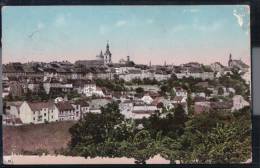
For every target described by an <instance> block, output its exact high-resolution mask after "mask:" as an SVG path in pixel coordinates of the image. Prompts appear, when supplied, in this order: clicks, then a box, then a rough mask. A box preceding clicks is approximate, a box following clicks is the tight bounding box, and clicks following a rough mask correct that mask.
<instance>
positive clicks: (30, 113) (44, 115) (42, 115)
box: [19, 101, 58, 124]
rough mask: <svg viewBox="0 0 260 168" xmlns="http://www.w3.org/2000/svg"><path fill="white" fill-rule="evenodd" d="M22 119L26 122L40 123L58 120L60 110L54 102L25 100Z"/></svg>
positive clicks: (21, 110) (21, 111)
mask: <svg viewBox="0 0 260 168" xmlns="http://www.w3.org/2000/svg"><path fill="white" fill-rule="evenodd" d="M19 117H20V119H21V121H22V122H23V123H24V124H30V123H33V124H40V123H45V122H54V121H58V111H57V109H56V107H55V105H54V103H53V102H26V101H25V102H23V104H22V105H21V107H20V115H19Z"/></svg>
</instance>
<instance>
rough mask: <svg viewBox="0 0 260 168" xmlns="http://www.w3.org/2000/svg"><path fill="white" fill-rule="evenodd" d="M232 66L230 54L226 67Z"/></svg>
mask: <svg viewBox="0 0 260 168" xmlns="http://www.w3.org/2000/svg"><path fill="white" fill-rule="evenodd" d="M231 64H232V55H231V53H230V54H229V60H228V66H229V67H230V66H231Z"/></svg>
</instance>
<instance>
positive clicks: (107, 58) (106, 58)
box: [75, 42, 112, 67]
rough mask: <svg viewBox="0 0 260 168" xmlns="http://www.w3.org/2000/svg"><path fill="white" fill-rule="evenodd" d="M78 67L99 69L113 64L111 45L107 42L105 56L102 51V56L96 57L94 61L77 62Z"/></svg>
mask: <svg viewBox="0 0 260 168" xmlns="http://www.w3.org/2000/svg"><path fill="white" fill-rule="evenodd" d="M75 64H76V65H83V66H85V67H99V66H105V65H109V64H112V53H111V52H110V50H109V44H108V42H107V45H106V51H105V53H104V54H103V52H102V50H101V51H100V54H98V55H97V56H96V59H94V60H79V61H76V62H75Z"/></svg>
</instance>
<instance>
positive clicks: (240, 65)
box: [228, 54, 249, 73]
mask: <svg viewBox="0 0 260 168" xmlns="http://www.w3.org/2000/svg"><path fill="white" fill-rule="evenodd" d="M228 66H229V67H230V68H232V69H238V70H240V71H241V72H243V73H245V72H248V70H249V66H248V65H247V64H245V63H244V62H243V61H242V60H241V59H240V60H234V59H232V55H231V54H230V55H229V60H228Z"/></svg>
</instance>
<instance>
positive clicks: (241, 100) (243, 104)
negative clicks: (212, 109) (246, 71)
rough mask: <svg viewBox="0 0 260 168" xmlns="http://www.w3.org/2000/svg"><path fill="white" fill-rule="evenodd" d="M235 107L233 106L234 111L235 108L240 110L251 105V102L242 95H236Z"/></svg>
mask: <svg viewBox="0 0 260 168" xmlns="http://www.w3.org/2000/svg"><path fill="white" fill-rule="evenodd" d="M232 100H233V107H232V111H235V110H240V109H242V108H244V107H247V106H250V104H249V102H247V101H246V100H245V99H244V98H243V96H241V95H235V96H234V97H233V98H232Z"/></svg>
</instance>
